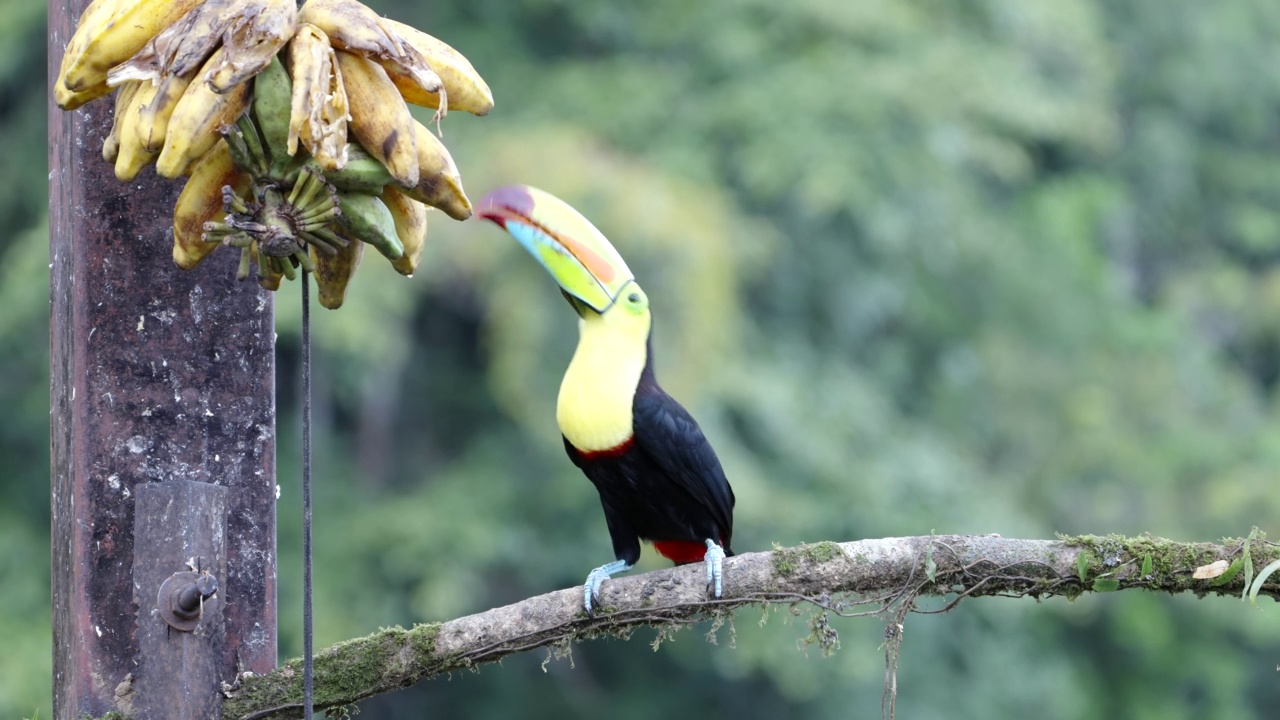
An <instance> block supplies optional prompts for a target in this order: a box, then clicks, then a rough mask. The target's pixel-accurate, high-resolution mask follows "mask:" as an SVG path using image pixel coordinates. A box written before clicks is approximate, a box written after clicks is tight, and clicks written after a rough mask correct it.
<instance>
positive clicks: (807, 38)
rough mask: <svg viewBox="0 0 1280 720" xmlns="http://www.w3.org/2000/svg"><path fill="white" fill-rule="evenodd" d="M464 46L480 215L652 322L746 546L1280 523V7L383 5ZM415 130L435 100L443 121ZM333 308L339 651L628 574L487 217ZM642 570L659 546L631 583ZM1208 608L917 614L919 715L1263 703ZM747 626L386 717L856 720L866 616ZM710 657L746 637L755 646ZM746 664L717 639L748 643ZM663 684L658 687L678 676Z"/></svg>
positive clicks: (328, 628) (288, 564)
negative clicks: (557, 239)
mask: <svg viewBox="0 0 1280 720" xmlns="http://www.w3.org/2000/svg"><path fill="white" fill-rule="evenodd" d="M370 4H371V5H374V6H375V7H376V8H378V9H379V10H381V11H382V12H384V13H386V14H388V15H391V16H393V17H396V18H397V19H401V20H404V21H407V22H410V23H412V24H414V25H417V26H418V27H421V28H423V29H425V30H427V31H428V32H432V33H433V34H437V35H439V36H440V37H442V38H444V39H446V40H447V41H449V42H450V43H451V44H453V45H455V46H456V47H457V48H459V49H460V50H462V51H463V52H464V53H466V54H467V56H468V57H469V58H470V59H471V60H472V61H473V63H474V64H475V65H476V67H477V68H478V69H479V70H480V71H481V72H482V73H483V74H484V75H485V77H486V78H487V79H488V81H489V82H490V84H491V85H492V87H493V90H494V94H495V97H496V99H497V107H496V109H495V110H494V112H493V114H492V115H491V116H489V117H486V118H480V119H477V118H472V117H469V116H463V115H462V114H461V113H458V114H455V115H451V116H450V117H449V118H447V119H446V120H445V122H444V129H445V133H446V134H445V140H446V142H447V143H448V144H449V147H450V148H451V149H452V151H453V154H454V157H455V159H456V160H457V161H458V164H459V165H460V166H461V168H462V170H463V174H464V178H465V179H466V182H467V187H468V189H469V190H470V193H471V196H472V197H473V199H474V198H478V197H479V196H480V195H482V194H484V193H485V192H487V191H488V190H489V189H491V188H493V187H495V186H497V185H499V184H505V183H509V182H523V183H529V184H533V185H538V186H540V187H543V188H545V189H548V190H550V191H552V192H554V193H556V194H558V195H560V196H562V197H564V198H565V199H566V200H569V201H570V202H571V203H573V204H574V205H575V206H577V207H578V208H579V209H581V210H582V211H583V212H584V213H585V214H586V215H587V216H588V217H591V218H592V219H593V220H594V221H595V222H596V223H597V224H598V225H599V226H600V227H601V229H602V230H604V232H605V233H606V234H607V235H608V236H609V237H610V238H612V239H613V241H614V243H615V244H616V245H617V246H618V248H619V249H620V250H621V251H622V252H623V253H624V255H625V256H626V257H627V259H628V262H629V263H630V265H631V267H632V269H633V270H635V271H636V273H637V275H638V276H639V277H640V279H641V280H642V281H643V283H644V285H645V287H646V289H647V290H648V291H649V293H650V296H651V297H652V298H653V304H654V309H655V313H656V320H655V323H656V328H657V330H656V332H657V335H656V340H655V344H656V358H657V366H658V372H659V376H660V377H661V378H662V380H663V382H664V384H665V385H666V386H667V387H668V389H669V390H670V391H671V392H672V393H673V394H674V395H676V396H677V397H679V398H681V399H682V400H683V401H684V402H685V404H686V405H688V406H689V407H690V409H691V410H692V411H693V412H694V414H695V415H696V416H697V417H698V418H699V419H700V421H701V423H702V424H703V426H704V428H705V429H706V431H707V433H708V435H709V436H710V437H711V439H712V441H713V443H714V444H715V446H716V447H717V450H718V451H719V453H720V455H721V458H722V460H723V461H724V464H725V466H726V469H727V471H728V473H729V475H730V478H731V480H732V482H733V484H734V488H735V490H736V491H737V496H738V508H737V514H736V517H737V533H736V536H735V542H734V545H735V548H737V549H738V550H740V551H748V550H759V549H766V548H768V547H770V545H771V543H773V542H779V543H783V544H793V543H797V542H800V541H814V540H820V539H837V540H843V539H851V538H859V537H875V536H885V535H916V534H925V533H928V532H930V531H937V532H998V533H1001V534H1004V535H1008V536H1030V537H1050V536H1052V534H1053V533H1054V532H1066V533H1077V532H1120V533H1127V534H1135V533H1140V532H1143V531H1150V532H1152V533H1155V534H1160V535H1167V536H1171V537H1176V538H1180V539H1188V540H1192V539H1212V538H1218V537H1221V536H1226V535H1241V534H1244V533H1247V532H1248V529H1249V527H1250V526H1252V525H1255V524H1256V525H1261V526H1262V527H1263V528H1264V529H1271V530H1273V532H1274V531H1275V521H1276V518H1277V517H1280V493H1277V492H1276V490H1275V488H1276V479H1275V476H1276V472H1277V468H1278V467H1280V443H1277V442H1276V437H1277V436H1278V433H1280V392H1278V391H1277V386H1278V385H1280V262H1278V261H1280V43H1278V42H1276V38H1277V37H1280V14H1277V13H1276V12H1274V7H1273V3H1272V2H1270V0H1223V2H1218V3H1200V2H1193V1H1192V0H1159V1H1158V2H1157V1H1156V0H1118V1H1116V2H1098V1H1091V0H1053V1H1052V2H1034V3H1028V2H1024V1H1023V0H978V1H976V2H969V3H958V4H957V3H943V2H937V1H936V0H908V1H907V2H900V1H899V2H893V1H891V0H868V1H867V2H860V3H849V2H845V1H843V0H796V1H795V2H791V3H775V2H766V1H765V0H739V1H737V2H733V1H731V0H706V1H704V2H700V3H687V2H676V1H675V0H651V1H650V2H647V3H638V4H627V3H570V2H565V1H564V0H521V1H519V2H512V1H511V0H472V1H471V2H460V3H436V4H431V5H424V4H421V3H414V2H409V1H408V0H399V1H393V0H383V2H371V3H370ZM0 17H4V18H5V19H6V20H7V21H8V22H7V23H6V24H5V25H4V30H0V32H2V33H4V34H6V35H10V36H11V40H12V42H10V43H5V44H3V47H4V48H5V50H4V51H3V52H0V87H3V88H4V89H5V90H6V93H4V95H3V96H4V97H5V98H8V100H6V101H3V102H0V124H3V126H4V127H5V129H6V131H7V136H8V137H10V138H11V143H10V145H9V148H10V151H9V154H6V155H4V156H2V157H0V168H3V167H5V166H8V165H12V166H13V167H14V168H15V171H14V172H11V173H5V174H4V175H5V176H7V177H24V178H27V177H35V173H34V172H28V171H26V170H23V171H22V172H21V173H19V172H17V171H16V169H17V168H34V167H38V166H39V160H38V159H37V158H34V157H26V156H25V154H26V153H31V152H34V150H33V149H32V148H38V147H39V145H38V142H39V141H38V140H37V138H38V137H39V136H40V133H42V132H43V130H42V123H43V120H44V116H43V115H42V114H41V113H39V112H37V111H35V110H33V109H34V108H38V107H40V106H41V103H42V102H43V99H42V98H40V97H37V95H38V94H42V93H45V92H46V88H45V86H44V84H43V83H41V82H39V81H38V80H37V79H36V78H39V77H41V76H42V70H41V68H42V67H43V66H42V62H43V58H42V49H41V47H40V44H39V42H38V40H39V38H40V37H41V35H42V33H41V32H40V31H41V30H42V27H41V16H40V15H39V14H38V13H37V12H34V11H32V10H31V8H30V6H29V3H21V2H16V1H14V0H8V1H6V2H0ZM420 117H422V118H424V119H425V117H426V113H423V114H422V115H420ZM38 187H39V183H32V182H20V183H19V182H11V183H9V185H8V186H6V192H5V193H3V194H2V195H0V197H3V198H4V199H3V201H0V209H3V210H4V212H5V213H6V217H9V218H10V224H9V227H10V230H11V231H10V232H9V233H6V234H5V235H4V236H3V237H0V253H3V258H2V259H3V263H0V274H2V277H0V304H2V306H3V307H4V308H5V313H4V314H0V371H2V372H3V373H4V376H5V378H6V382H5V383H3V384H0V405H2V406H3V407H5V408H6V409H7V410H8V412H7V414H6V415H5V417H4V420H3V421H0V467H4V468H5V469H6V472H4V473H3V474H0V500H2V501H3V502H2V503H0V548H4V550H5V552H4V554H0V587H3V588H4V592H3V593H0V637H2V638H4V640H3V642H0V645H2V646H3V648H4V651H3V652H0V716H4V717H13V716H15V715H19V714H27V715H30V714H32V713H33V712H35V711H36V710H39V711H40V712H41V713H42V716H47V714H48V711H47V706H48V689H49V677H48V667H47V661H48V657H49V642H48V635H49V620H48V617H49V616H48V608H47V605H48V596H47V592H46V588H47V587H48V569H47V567H46V563H45V562H44V561H43V558H45V557H47V540H46V535H47V524H48V510H47V477H48V467H47V463H46V462H45V456H44V453H43V450H42V448H44V447H45V446H46V444H47V440H46V422H47V407H48V405H47V402H48V400H47V398H48V395H47V392H46V390H45V385H46V382H47V377H48V376H47V359H48V356H47V350H46V347H47V343H45V342H44V341H43V338H44V337H45V335H46V333H47V306H46V304H45V303H46V299H47V288H48V286H47V284H46V283H47V272H46V267H45V265H46V263H47V259H46V258H47V251H46V245H45V242H46V237H47V232H46V229H45V224H44V221H43V220H42V215H43V212H44V210H43V202H44V199H43V197H42V196H41V195H40V193H39V191H38ZM352 293H353V295H352V297H351V298H350V299H349V301H348V303H347V304H346V306H344V308H343V309H342V310H341V311H339V312H336V313H329V312H321V313H320V314H319V315H318V316H316V322H315V325H316V328H315V329H316V342H317V356H316V364H317V370H316V371H317V378H318V382H319V387H320V388H321V389H320V390H319V391H318V394H317V397H316V402H317V406H316V407H317V428H316V433H317V443H316V447H317V450H318V455H317V467H318V470H317V478H316V480H317V485H318V486H317V503H318V504H317V511H316V522H317V535H316V559H317V598H316V609H317V613H318V615H317V633H318V637H317V641H318V642H319V643H321V644H322V645H323V644H326V643H330V642H334V641H337V640H341V639H344V638H347V637H350V636H354V635H361V634H365V633H367V632H370V631H372V630H374V629H376V628H377V627H379V626H383V625H390V624H395V623H401V624H407V623H410V622H414V621H426V620H439V619H445V618H448V617H452V616H455V615H458V614H464V613H470V612H475V611H478V610H481V609H485V608H488V607H492V606H495V605H499V604H503V603H508V602H512V601H515V600H518V599H520V598H523V597H526V596H528V595H531V594H536V593H540V592H545V591H548V590H551V589H554V588H559V587H564V586H568V585H572V584H576V583H579V582H581V580H582V577H583V576H584V574H585V572H586V571H587V570H588V569H589V568H591V567H593V566H594V565H596V564H599V563H600V562H603V561H604V560H607V559H609V558H610V555H609V553H610V549H609V543H608V540H607V534H606V532H605V529H604V524H603V522H602V521H601V515H600V511H599V507H598V501H597V500H596V497H595V494H594V493H593V492H592V490H591V488H590V486H589V485H588V484H587V483H586V482H585V481H584V480H583V478H582V477H581V476H580V475H579V474H578V472H577V471H576V469H574V468H573V467H572V466H571V465H570V463H568V462H567V460H566V459H565V458H564V456H563V454H562V449H561V447H560V440H559V437H558V433H557V430H556V428H555V424H554V410H553V408H554V403H555V393H556V388H557V387H558V382H559V377H560V374H561V373H562V371H563V368H564V367H565V365H566V364H567V362H568V358H569V355H570V353H571V352H572V348H573V345H574V342H575V339H576V337H575V336H576V330H575V326H574V321H573V316H572V314H571V313H570V312H569V311H568V308H567V307H565V306H564V304H563V302H562V301H561V300H560V299H559V297H558V295H557V293H556V291H555V289H554V286H553V285H552V284H551V283H550V282H549V281H548V280H547V279H546V277H545V276H544V275H543V274H542V272H541V270H540V269H539V268H538V267H537V266H536V264H534V263H532V262H530V261H529V260H528V258H527V257H525V256H524V255H523V254H522V252H521V251H520V250H519V249H518V247H517V246H516V245H515V243H512V242H510V241H509V240H508V239H507V238H506V237H505V236H503V235H502V234H501V233H500V232H498V231H497V230H496V229H495V228H492V227H489V226H486V225H481V224H479V223H465V224H457V223H453V222H450V221H448V220H447V219H445V218H443V216H441V215H439V214H433V216H432V226H431V231H430V238H429V244H428V249H427V253H426V256H425V259H424V269H423V270H422V271H421V272H420V273H419V274H418V276H417V277H415V278H413V279H411V280H404V279H401V278H398V277H397V276H395V275H394V274H393V273H392V272H390V270H389V269H388V268H386V267H385V264H383V263H376V262H371V263H367V264H366V265H365V267H364V268H362V270H361V274H360V276H359V277H358V278H357V279H356V281H355V282H354V286H353V290H352ZM294 298H296V295H291V294H282V295H281V297H280V298H279V299H278V303H277V315H278V324H279V330H280V340H279V348H280V378H279V380H280V381H279V388H280V392H281V397H280V406H281V409H282V416H281V422H280V432H281V437H280V452H279V465H280V478H281V484H282V486H283V488H284V495H283V498H282V500H281V506H280V507H281V513H280V522H281V535H280V562H281V568H282V571H281V590H280V601H281V618H282V620H281V625H282V627H281V630H282V640H283V648H282V652H283V653H284V654H288V655H294V654H297V652H298V651H299V648H300V645H301V643H300V638H299V635H298V630H299V626H300V622H299V620H298V617H297V616H298V615H299V613H298V612H297V611H296V610H297V608H298V607H299V605H300V600H299V594H298V585H299V578H300V570H298V567H299V566H298V550H297V548H298V545H299V541H298V537H299V527H298V524H299V518H298V516H299V514H300V513H298V512H296V506H297V505H298V492H297V480H296V477H297V460H296V456H297V449H298V443H297V440H296V436H297V417H296V414H295V413H294V412H293V410H292V408H294V407H296V400H297V392H296V382H297V374H296V371H295V367H296V360H297V356H298V337H297V318H298V310H297V307H296V301H295V300H294ZM661 565H662V563H660V562H658V561H655V560H654V559H653V558H652V557H649V556H648V555H646V557H645V559H644V560H642V563H641V567H640V570H644V569H652V568H655V567H660V566H661ZM1265 609H1266V612H1262V613H1259V612H1257V611H1255V610H1253V609H1251V608H1249V607H1248V606H1246V605H1242V604H1237V603H1234V602H1232V601H1229V600H1220V599H1208V600H1197V599H1195V598H1191V597H1179V598H1166V597H1157V596H1149V595H1142V594H1137V593H1119V594H1116V595H1105V596H1089V597H1085V598H1082V599H1081V600H1080V601H1078V602H1075V603H1070V604H1068V603H1066V602H1064V601H1052V602H1048V603H1044V604H1037V603H1033V602H1031V601H1000V600H983V601H975V602H970V603H967V604H964V605H962V606H961V607H960V608H959V609H957V610H956V611H953V612H952V613H950V614H948V615H945V616H914V617H911V618H909V619H908V621H907V625H906V630H905V633H906V634H905V638H906V642H905V645H904V655H903V658H902V661H901V665H900V677H899V688H900V692H901V695H900V699H899V712H900V716H901V717H910V718H913V719H915V718H925V719H928V718H949V719H950V718H989V717H1040V718H1063V719H1066V718H1094V717H1124V718H1161V719H1162V720H1176V719H1179V718H1188V719H1189V718H1223V719H1231V720H1236V719H1239V718H1263V717H1269V716H1270V715H1269V711H1268V710H1267V708H1274V707H1276V706H1277V704H1280V682H1277V679H1276V673H1275V665H1276V662H1277V661H1280V623H1277V621H1276V617H1275V615H1274V610H1272V609H1271V608H1270V607H1267V608H1265ZM764 615H765V616H767V618H768V621H767V622H766V623H763V624H759V623H758V622H757V620H758V618H756V617H754V616H753V615H752V614H751V613H746V614H744V615H742V616H741V617H740V618H739V620H738V622H737V623H736V627H735V628H734V632H733V634H732V635H730V633H729V631H728V630H727V629H726V630H722V631H721V632H720V633H719V638H718V640H719V643H718V644H717V645H711V644H708V643H706V642H704V641H703V639H702V636H701V634H700V633H698V632H686V633H682V634H680V635H678V636H677V638H676V641H675V642H668V643H665V644H664V645H663V646H662V647H661V649H660V650H659V651H658V652H657V653H654V652H652V651H651V650H650V648H649V647H648V644H647V643H646V642H644V640H645V639H647V636H646V635H645V634H644V633H639V634H638V636H637V638H636V639H635V640H633V641H632V642H630V643H619V642H616V641H615V642H610V641H601V642H596V643H591V644H588V645H585V646H580V647H578V648H577V649H575V662H574V666H573V667H570V665H569V663H568V662H566V661H563V660H562V661H553V662H552V663H550V664H549V665H548V666H547V667H546V672H545V673H544V672H543V671H542V668H541V667H540V664H541V661H542V659H543V657H542V656H541V655H539V654H531V656H530V657H520V658H512V659H510V660H508V661H507V662H505V663H504V665H503V666H501V667H491V668H486V669H484V670H482V671H481V672H479V673H478V674H474V675H472V674H467V675H465V676H458V677H455V678H453V681H451V682H447V681H438V682H433V683H427V684H424V685H421V686H419V687H417V688H415V689H413V690H410V691H407V692H404V693H399V694H396V695H393V696H388V697H384V698H378V699H374V700H371V701H369V702H367V703H366V706H365V710H366V712H371V713H373V714H374V715H375V716H378V717H420V716H422V715H424V714H428V713H430V714H438V715H442V716H463V717H474V718H500V717H509V716H511V715H512V714H513V708H518V711H517V712H516V713H515V714H517V715H519V716H520V717H529V718H542V717H545V718H559V717H564V716H566V715H567V716H575V717H580V716H583V717H584V716H592V717H594V716H598V715H599V714H600V713H601V712H606V711H605V710H603V709H602V708H603V706H604V703H608V704H609V710H608V711H607V712H608V714H610V715H611V716H616V717H620V718H633V717H634V718H649V717H655V716H661V715H663V714H668V715H672V716H675V717H687V716H693V715H696V714H701V715H706V714H711V715H718V716H742V717H778V716H784V715H785V716H789V717H808V718H828V717H832V718H834V717H846V716H849V715H850V714H852V715H854V716H858V717H862V716H874V715H875V713H876V712H878V709H879V701H880V691H881V684H882V681H883V662H884V660H883V652H882V651H881V650H880V643H881V642H882V633H883V629H884V628H883V626H882V624H880V623H877V622H874V621H846V622H840V623H838V624H837V627H838V629H839V630H840V631H841V633H842V635H843V637H842V647H843V649H842V650H841V651H840V652H838V653H837V654H836V655H835V656H833V657H831V658H826V659H824V658H821V657H819V656H818V654H813V655H812V656H806V655H803V654H801V653H799V652H797V651H796V649H795V647H796V640H797V639H798V638H801V637H803V636H804V635H805V634H806V633H807V629H806V627H805V623H804V616H803V615H802V616H801V617H799V618H792V617H791V616H790V615H789V614H788V613H786V612H785V611H769V612H767V613H764ZM730 640H732V641H733V642H732V643H730ZM730 645H732V647H730ZM659 690H661V692H659Z"/></svg>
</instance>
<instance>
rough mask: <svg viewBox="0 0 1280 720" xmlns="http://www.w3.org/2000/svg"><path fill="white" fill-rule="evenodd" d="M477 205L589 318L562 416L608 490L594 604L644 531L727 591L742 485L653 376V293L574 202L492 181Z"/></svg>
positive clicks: (586, 599)
mask: <svg viewBox="0 0 1280 720" xmlns="http://www.w3.org/2000/svg"><path fill="white" fill-rule="evenodd" d="M477 214H478V215H480V217H483V218H487V219H489V220H492V221H493V222H495V223H497V224H498V225H501V226H502V227H504V228H505V229H506V230H507V232H509V233H510V234H511V235H512V236H513V237H515V239H516V240H518V241H519V242H520V244H521V245H523V246H524V248H525V250H527V251H529V253H530V254H531V255H533V256H534V257H535V258H536V259H537V260H538V261H539V262H541V263H542V265H543V267H544V268H546V270H547V272H548V273H550V274H551V277H552V278H554V279H555V281H556V282H557V283H558V284H559V285H560V289H561V290H562V292H563V294H564V296H565V298H566V299H567V300H568V301H569V304H570V305H572V306H573V309H574V310H576V311H577V313H578V317H579V318H580V320H579V323H578V328H579V339H578V349H577V351H575V352H574V355H573V360H572V361H571V362H570V363H569V369H568V371H567V372H566V373H565V376H564V380H563V381H561V384H560V397H559V400H558V401H557V403H556V420H557V422H558V423H559V425H560V432H561V434H562V435H563V436H564V447H565V450H566V451H567V452H568V453H569V458H570V459H571V460H573V463H574V464H575V465H577V466H578V467H579V468H581V469H582V472H583V473H585V474H586V476H587V478H588V479H589V480H590V481H591V483H592V484H593V485H595V486H596V490H597V491H599V493H600V503H601V505H603V506H604V518H605V522H606V523H607V524H608V526H609V536H610V537H611V538H612V540H613V552H614V556H615V557H616V558H617V559H616V560H615V561H614V562H611V563H608V564H605V565H601V566H600V567H598V568H596V569H595V570H592V571H591V574H590V575H588V576H587V581H586V584H585V585H584V587H583V604H584V605H585V606H586V609H587V612H588V613H590V612H591V609H592V603H593V602H598V601H599V599H600V585H601V584H602V583H603V582H604V581H605V580H606V579H608V578H609V577H610V576H611V575H613V574H615V573H619V572H623V571H625V570H628V569H630V568H631V567H632V566H633V565H635V564H636V562H637V561H638V560H639V559H640V541H641V540H647V541H650V542H652V543H653V546H654V549H656V550H657V551H658V552H659V553H660V554H661V555H663V556H665V557H667V558H669V559H671V560H673V561H675V563H676V564H677V565H680V564H685V563H693V562H698V561H704V562H705V563H706V566H707V583H708V585H710V586H711V588H712V590H713V592H714V593H715V596H716V597H720V594H721V564H722V561H723V560H724V558H725V557H726V556H729V555H732V554H733V551H732V550H731V549H730V547H729V543H730V541H731V539H732V536H733V502H734V499H733V490H732V489H731V488H730V487H729V481H728V480H727V479H726V478H725V475H724V470H723V469H721V467H720V461H719V459H717V458H716V454H715V451H714V450H712V449H711V445H710V444H709V443H708V442H707V439H706V437H705V436H703V434H702V430H701V429H700V428H699V427H698V423H697V422H695V421H694V419H693V417H692V416H690V415H689V413H688V411H686V410H685V409H684V408H683V407H681V405H680V403H678V402H676V401H675V400H674V399H672V397H671V396H670V395H668V394H667V393H666V392H664V391H663V390H662V388H661V387H658V383H657V380H655V379H654V375H653V357H652V347H653V346H652V343H651V342H650V333H651V328H652V322H653V321H652V316H651V315H650V313H649V300H648V298H647V297H646V296H645V293H644V291H643V290H641V289H640V286H639V285H638V284H636V281H635V278H634V277H633V276H632V274H631V271H630V270H628V269H627V264H626V263H625V262H624V261H623V260H622V256H621V255H619V254H618V251H617V250H615V249H614V247H613V246H612V245H611V244H609V241H608V240H607V239H606V238H605V236H604V235H603V234H602V233H601V232H600V231H599V230H597V229H596V228H595V226H594V225H592V224H591V223H590V222H589V221H588V220H587V219H586V218H584V217H583V216H582V215H580V214H579V213H578V212H577V211H576V210H574V209H573V208H571V207H569V205H567V204H566V203H564V202H563V201H562V200H560V199H558V198H556V197H554V196H552V195H550V194H548V193H546V192H543V191H541V190H537V189H535V188H531V187H525V186H520V185H512V186H508V187H504V188H500V189H498V190H495V191H493V192H492V193H490V194H489V195H488V196H487V197H485V198H484V199H483V200H481V201H480V205H479V211H478V213H477Z"/></svg>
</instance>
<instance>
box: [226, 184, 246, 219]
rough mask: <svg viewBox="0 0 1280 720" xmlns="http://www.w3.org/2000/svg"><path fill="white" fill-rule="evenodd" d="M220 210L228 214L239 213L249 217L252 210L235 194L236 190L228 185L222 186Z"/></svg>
mask: <svg viewBox="0 0 1280 720" xmlns="http://www.w3.org/2000/svg"><path fill="white" fill-rule="evenodd" d="M222 209H223V210H225V211H226V212H229V213H233V212H234V213H240V214H241V215H250V214H252V212H253V211H252V210H250V209H249V204H248V203H246V202H245V201H244V198H242V197H240V196H239V195H238V194H236V189H235V188H233V187H231V186H230V185H223V186H222Z"/></svg>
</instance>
